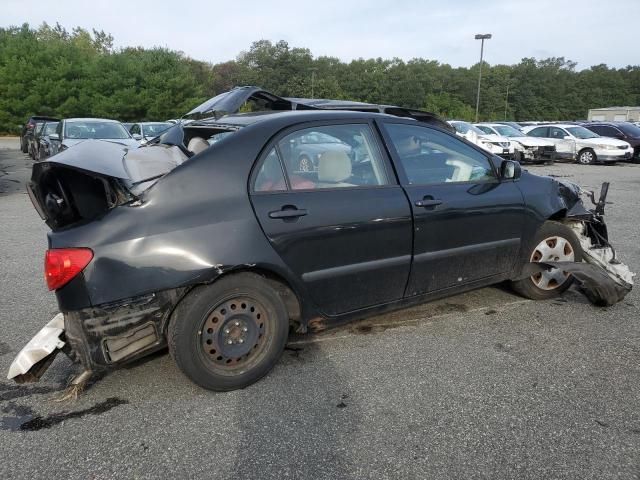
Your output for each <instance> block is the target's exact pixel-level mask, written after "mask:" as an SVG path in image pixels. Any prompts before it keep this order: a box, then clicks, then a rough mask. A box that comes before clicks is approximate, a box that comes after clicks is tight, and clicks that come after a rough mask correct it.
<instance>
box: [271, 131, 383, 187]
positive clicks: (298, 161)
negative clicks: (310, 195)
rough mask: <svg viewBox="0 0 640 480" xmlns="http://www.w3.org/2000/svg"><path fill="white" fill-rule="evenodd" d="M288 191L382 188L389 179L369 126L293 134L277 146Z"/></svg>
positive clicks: (296, 132)
mask: <svg viewBox="0 0 640 480" xmlns="http://www.w3.org/2000/svg"><path fill="white" fill-rule="evenodd" d="M276 148H277V151H278V154H279V155H280V157H281V159H282V163H283V165H284V168H285V170H286V174H287V177H288V179H289V185H290V187H291V189H292V190H310V189H318V188H348V187H362V186H375V185H386V184H388V183H389V177H388V174H387V171H386V169H385V166H384V162H383V159H382V158H383V157H382V154H381V152H380V150H379V148H378V143H377V141H376V138H375V136H374V135H373V132H372V131H371V128H370V127H369V125H364V124H347V125H325V126H319V127H312V128H305V129H303V130H297V131H295V132H293V133H290V134H289V135H287V136H285V137H284V138H282V139H281V140H280V141H278V143H277V147H276Z"/></svg>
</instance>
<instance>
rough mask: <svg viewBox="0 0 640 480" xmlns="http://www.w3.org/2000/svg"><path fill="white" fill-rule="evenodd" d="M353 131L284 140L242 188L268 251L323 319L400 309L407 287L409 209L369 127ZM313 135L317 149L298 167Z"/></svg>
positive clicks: (326, 129) (329, 130) (319, 127)
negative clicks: (391, 305)
mask: <svg viewBox="0 0 640 480" xmlns="http://www.w3.org/2000/svg"><path fill="white" fill-rule="evenodd" d="M360 122H361V123H358V122H355V121H354V122H353V123H341V124H338V123H331V124H327V123H326V122H325V123H319V124H316V126H309V124H305V128H301V127H294V128H293V129H289V130H287V131H286V132H283V133H282V134H281V135H280V136H279V137H277V138H276V139H275V140H274V141H272V142H271V143H270V144H269V145H268V146H267V147H266V148H265V151H264V153H263V156H262V158H261V159H260V160H259V161H258V163H257V165H256V167H255V168H254V172H253V175H252V181H251V185H250V189H251V201H252V203H253V206H254V209H255V212H256V215H257V217H258V220H259V221H260V224H261V226H262V229H263V230H264V232H265V234H266V236H267V237H268V239H269V241H270V242H271V244H272V245H273V248H274V249H275V250H276V251H277V252H278V254H279V255H280V257H281V258H282V259H283V261H284V262H285V263H286V264H287V266H288V267H289V268H290V269H291V271H292V272H293V273H294V274H295V275H296V276H297V277H298V278H299V279H300V281H301V282H302V283H303V284H304V286H305V287H306V289H307V291H308V293H309V296H310V297H311V298H312V299H313V301H314V303H315V304H316V306H317V307H318V308H319V309H320V311H322V312H323V313H324V314H326V315H338V314H342V313H347V312H350V311H355V310H359V309H362V308H366V307H369V306H373V305H378V304H383V303H387V302H392V301H395V300H399V299H401V298H402V297H403V294H404V290H405V287H406V283H407V280H408V278H409V270H410V266H411V251H412V218H411V208H410V207H409V203H408V201H407V198H406V196H405V194H404V192H403V190H402V187H400V185H398V183H397V181H396V179H395V176H394V174H393V170H392V168H391V165H390V163H389V159H388V158H387V157H386V156H385V153H384V149H382V148H381V144H380V139H379V136H378V134H377V133H376V131H375V129H374V127H373V125H372V124H370V123H368V122H362V121H360ZM313 135H316V136H319V137H321V138H323V139H324V140H323V142H322V143H318V144H316V145H314V146H315V147H316V148H314V150H313V151H312V152H307V153H306V154H307V155H311V156H312V158H310V160H311V162H310V163H305V162H301V151H300V149H299V148H298V146H299V145H300V144H301V143H302V142H301V139H303V138H309V136H313Z"/></svg>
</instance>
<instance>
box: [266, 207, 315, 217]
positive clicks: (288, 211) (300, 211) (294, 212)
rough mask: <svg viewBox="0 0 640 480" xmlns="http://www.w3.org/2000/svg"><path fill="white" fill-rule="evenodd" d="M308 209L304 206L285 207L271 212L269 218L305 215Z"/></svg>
mask: <svg viewBox="0 0 640 480" xmlns="http://www.w3.org/2000/svg"><path fill="white" fill-rule="evenodd" d="M306 214H307V211H306V210H305V209H304V208H283V209H282V210H276V211H275V212H269V218H296V217H304V216H305V215H306Z"/></svg>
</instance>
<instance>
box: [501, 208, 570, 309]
mask: <svg viewBox="0 0 640 480" xmlns="http://www.w3.org/2000/svg"><path fill="white" fill-rule="evenodd" d="M553 238H558V239H560V238H561V239H564V240H565V241H566V245H564V247H565V248H564V251H563V253H564V254H565V255H567V257H571V256H570V255H568V253H567V252H568V251H569V250H570V251H571V252H572V254H573V261H575V262H581V261H582V248H581V247H580V242H579V241H578V238H577V237H576V235H575V233H574V232H573V230H571V229H570V228H569V227H567V226H566V225H563V224H562V223H558V222H552V221H548V222H545V223H544V224H543V225H542V227H540V229H538V231H537V232H536V234H535V235H534V236H533V238H532V240H531V241H530V242H529V243H528V246H527V254H526V258H527V260H528V261H544V260H545V259H546V260H549V261H553V260H555V258H544V257H543V258H540V256H541V255H540V250H539V249H538V247H539V246H540V245H541V244H542V243H543V242H547V243H546V244H547V246H549V247H550V246H551V245H552V244H553V241H551V242H550V243H549V242H548V241H550V240H551V239H553ZM562 245H563V244H562V242H558V243H556V244H555V246H554V247H553V248H556V247H557V248H560V247H562ZM550 251H553V250H550ZM554 255H555V254H554ZM560 256H561V255H560ZM556 258H557V256H556ZM558 260H560V261H562V260H568V261H570V258H558ZM544 275H546V277H545V276H543V274H537V275H534V276H531V277H528V278H525V279H522V280H516V281H513V282H511V285H512V287H513V289H514V290H515V291H516V292H518V293H519V294H520V295H522V296H523V297H526V298H530V299H532V300H546V299H549V298H554V297H557V296H559V295H561V294H562V293H563V292H565V291H566V290H567V289H568V288H569V287H570V286H571V284H572V283H573V280H574V279H573V277H572V276H571V275H569V274H566V273H564V272H558V270H557V269H555V270H554V271H552V272H549V273H547V272H545V274H544ZM549 276H555V278H553V279H551V280H548V281H547V284H546V285H545V280H547V279H548V278H549ZM558 277H560V278H562V277H564V278H565V279H564V281H561V282H559V281H558ZM545 287H546V288H545Z"/></svg>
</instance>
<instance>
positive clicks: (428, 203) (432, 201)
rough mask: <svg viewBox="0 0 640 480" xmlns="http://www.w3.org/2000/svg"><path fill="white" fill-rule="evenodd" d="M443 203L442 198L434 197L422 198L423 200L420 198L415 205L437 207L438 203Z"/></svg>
mask: <svg viewBox="0 0 640 480" xmlns="http://www.w3.org/2000/svg"><path fill="white" fill-rule="evenodd" d="M441 204H442V200H437V199H435V198H432V199H427V198H425V199H422V200H418V201H417V202H416V203H415V205H416V207H435V206H437V205H441Z"/></svg>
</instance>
